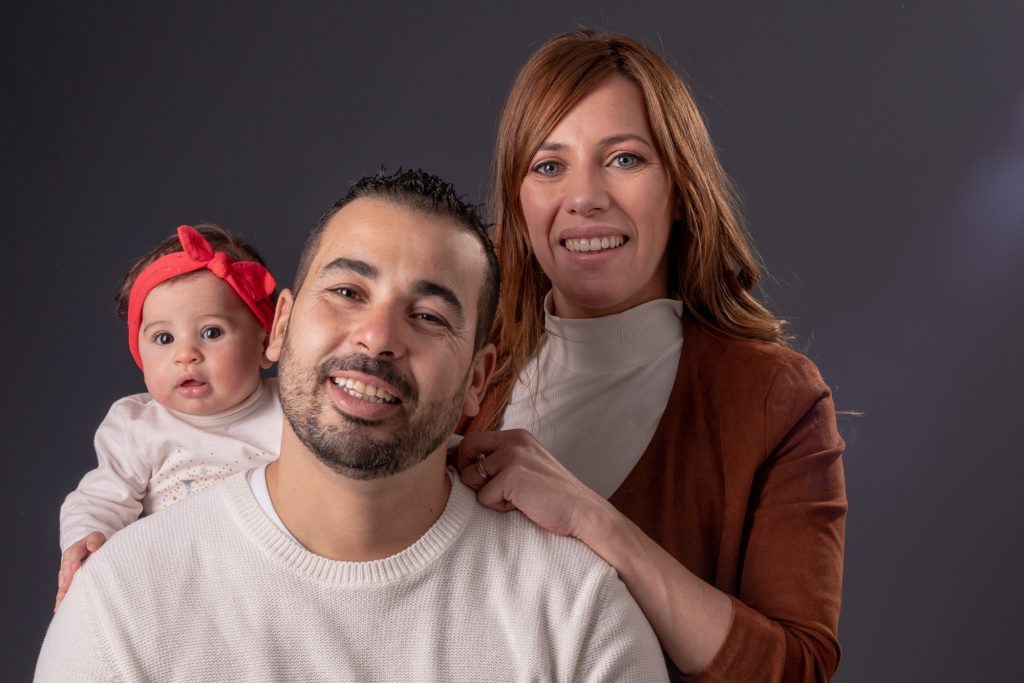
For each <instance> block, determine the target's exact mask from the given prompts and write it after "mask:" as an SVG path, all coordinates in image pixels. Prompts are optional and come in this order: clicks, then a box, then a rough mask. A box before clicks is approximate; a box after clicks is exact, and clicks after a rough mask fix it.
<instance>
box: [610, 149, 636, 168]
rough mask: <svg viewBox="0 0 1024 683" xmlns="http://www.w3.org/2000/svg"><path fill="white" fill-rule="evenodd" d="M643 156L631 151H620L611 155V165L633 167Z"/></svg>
mask: <svg viewBox="0 0 1024 683" xmlns="http://www.w3.org/2000/svg"><path fill="white" fill-rule="evenodd" d="M642 161H643V158H642V157H641V156H640V155H639V154H633V153H632V152H622V153H620V154H616V155H615V156H614V157H612V165H613V166H615V167H616V168H634V167H636V166H639V165H640V163H641V162H642Z"/></svg>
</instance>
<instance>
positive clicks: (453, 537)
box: [36, 474, 666, 682]
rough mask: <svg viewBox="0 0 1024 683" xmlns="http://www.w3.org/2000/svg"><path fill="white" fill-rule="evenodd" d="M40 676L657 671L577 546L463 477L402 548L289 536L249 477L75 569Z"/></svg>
mask: <svg viewBox="0 0 1024 683" xmlns="http://www.w3.org/2000/svg"><path fill="white" fill-rule="evenodd" d="M36 680H37V681H76V682H82V681H143V680H145V681H375V680H380V681H408V680H418V681H502V680H509V681H575V680H585V681H660V680H666V673H665V668H664V660H663V657H662V653H661V650H660V648H659V645H658V642H657V640H656V639H655V636H654V633H653V631H652V630H651V627H650V625H649V624H648V623H647V622H646V620H645V619H644V617H643V614H642V613H641V612H640V609H639V607H637V605H636V603H635V602H634V601H633V599H632V598H631V597H630V595H629V593H628V592H627V591H626V588H625V586H624V585H623V584H622V583H621V582H620V581H619V579H618V578H617V576H616V574H615V571H614V570H613V569H612V568H611V567H609V566H608V565H607V564H605V563H604V562H603V561H602V560H600V558H598V557H597V556H596V555H594V554H593V553H592V552H591V551H590V550H589V549H587V548H586V546H584V545H583V544H582V543H579V542H577V541H575V540H573V539H570V538H565V537H560V536H555V535H552V534H549V533H548V532H545V531H543V530H541V529H540V528H538V527H536V526H535V525H534V524H532V523H531V522H530V521H529V520H527V519H526V518H525V517H523V516H522V515H520V514H519V513H507V514H501V513H498V512H494V511H492V510H489V509H486V508H484V507H482V506H480V505H479V504H478V503H477V502H476V500H475V498H474V495H473V492H472V491H471V490H470V489H468V488H466V487H465V486H464V485H463V484H462V483H461V482H460V481H459V480H458V479H457V478H454V481H453V483H452V493H451V495H450V497H449V500H448V504H447V506H446V507H445V510H444V512H443V514H442V515H441V517H440V518H439V519H438V521H437V522H436V523H435V524H434V525H433V526H432V527H431V528H430V529H429V530H428V531H427V533H426V534H424V535H423V536H422V537H421V538H420V539H419V540H418V541H417V542H416V543H415V544H413V545H412V546H410V547H409V548H407V549H406V550H404V551H402V552H400V553H398V554H397V555H393V556H391V557H388V558H385V559H383V560H376V561H373V562H338V561H333V560H329V559H326V558H324V557H320V556H318V555H314V554H312V553H310V552H309V551H307V550H306V549H304V548H303V547H302V546H300V545H298V544H297V543H295V542H294V541H292V540H290V539H289V538H288V537H287V536H286V535H285V534H284V533H282V532H281V530H280V529H278V528H277V527H276V526H275V525H274V524H273V523H272V522H271V521H270V520H269V519H268V518H267V516H266V514H264V512H263V511H262V509H261V508H260V506H259V503H258V502H257V501H256V499H255V498H254V497H253V494H252V491H251V489H250V488H249V485H248V483H247V481H246V478H245V475H244V474H243V475H237V476H234V477H232V478H230V479H228V480H227V481H225V482H224V483H223V484H222V485H221V486H218V487H216V488H214V489H211V490H208V491H204V492H202V493H199V494H197V495H195V496H193V497H191V498H190V499H189V500H187V501H185V502H184V503H182V504H181V505H176V506H174V507H172V508H170V509H168V510H166V511H163V512H161V513H159V514H156V515H153V516H151V517H148V518H145V519H143V520H141V521H139V522H137V523H136V524H133V525H131V526H130V527H128V528H127V529H125V530H124V531H122V532H121V533H119V534H117V535H116V536H115V537H114V538H112V539H111V540H110V541H109V542H108V543H107V544H106V545H104V546H103V548H101V549H100V551H99V552H97V553H96V554H95V555H94V556H93V557H91V558H90V559H89V560H88V562H87V563H86V564H85V566H84V567H83V568H82V570H80V571H79V572H78V574H77V575H76V576H75V580H74V582H73V584H72V586H71V590H70V592H69V593H68V595H67V598H66V599H65V601H64V603H63V604H62V605H61V608H60V610H59V611H58V612H57V614H56V616H55V617H54V619H53V622H52V623H51V624H50V629H49V631H48V632H47V635H46V640H45V641H44V643H43V648H42V652H41V653H40V656H39V661H38V665H37V669H36Z"/></svg>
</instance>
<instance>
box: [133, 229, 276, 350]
mask: <svg viewBox="0 0 1024 683" xmlns="http://www.w3.org/2000/svg"><path fill="white" fill-rule="evenodd" d="M178 239H179V240H181V248H182V251H176V252H174V253H172V254H167V255H165V256H161V257H160V258H158V259H157V260H156V261H154V262H153V263H151V264H150V265H149V267H148V268H146V269H145V270H144V271H142V273H141V274H140V275H139V277H138V278H136V279H135V283H134V284H133V285H132V291H131V294H129V296H128V348H130V349H131V352H132V357H133V358H134V359H135V363H136V364H137V365H138V366H139V369H142V356H141V355H140V354H139V328H140V327H142V305H143V304H144V303H145V302H146V297H147V296H149V293H150V292H151V291H153V288H154V287H156V286H157V285H159V284H162V283H164V282H167V281H168V280H171V279H173V278H176V277H178V276H179V275H184V274H185V273H192V272H195V271H197V270H202V269H203V268H206V269H207V270H209V271H210V272H211V273H213V274H214V275H216V276H217V277H219V278H220V279H221V280H224V282H226V283H228V284H229V285H230V286H231V289H233V290H234V291H235V293H236V294H238V296H239V298H240V299H241V300H242V301H244V302H245V304H246V305H247V306H248V307H249V310H251V311H252V312H253V315H255V316H256V319H257V320H259V321H260V323H261V324H262V325H263V327H264V328H266V330H267V332H269V331H270V326H271V324H272V323H273V322H274V304H273V302H272V301H271V300H270V295H271V294H273V293H274V288H275V287H276V286H277V283H276V282H275V281H274V277H273V276H272V275H271V274H270V271H268V270H267V269H266V268H265V267H263V266H262V265H260V264H259V263H256V262H255V261H235V260H233V259H232V258H231V257H230V256H228V255H227V254H225V253H224V252H222V251H214V250H213V248H212V247H211V246H210V243H209V242H207V241H206V239H204V238H203V236H202V235H201V234H199V231H198V230H196V229H195V228H193V227H191V226H189V225H182V226H180V227H179V228H178Z"/></svg>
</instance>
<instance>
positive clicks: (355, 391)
mask: <svg viewBox="0 0 1024 683" xmlns="http://www.w3.org/2000/svg"><path fill="white" fill-rule="evenodd" d="M331 381H333V382H334V383H335V384H337V385H338V386H339V387H341V388H342V389H344V390H345V393H347V394H348V395H349V396H354V397H355V398H358V399H360V400H362V401H369V402H370V403H398V399H397V398H395V397H394V396H392V395H391V394H389V393H388V392H386V391H384V390H383V389H381V388H380V387H375V386H373V385H372V384H366V383H365V382H360V381H359V380H357V379H352V378H351V377H334V378H332V380H331Z"/></svg>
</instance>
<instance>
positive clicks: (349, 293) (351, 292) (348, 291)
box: [331, 287, 359, 299]
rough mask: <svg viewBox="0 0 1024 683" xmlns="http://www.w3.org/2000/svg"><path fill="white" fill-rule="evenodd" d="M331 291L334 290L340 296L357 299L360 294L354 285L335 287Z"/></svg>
mask: <svg viewBox="0 0 1024 683" xmlns="http://www.w3.org/2000/svg"><path fill="white" fill-rule="evenodd" d="M331 291H333V292H334V293H335V294H337V295H338V296H342V297H345V298H346V299H355V298H357V297H358V296H359V292H357V291H356V290H355V289H353V288H352V287H335V288H334V289H333V290H331Z"/></svg>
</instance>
